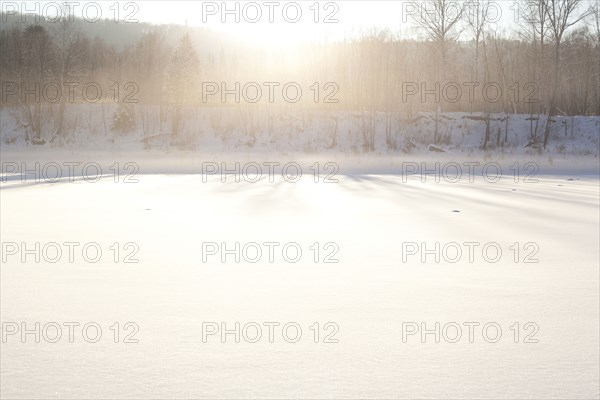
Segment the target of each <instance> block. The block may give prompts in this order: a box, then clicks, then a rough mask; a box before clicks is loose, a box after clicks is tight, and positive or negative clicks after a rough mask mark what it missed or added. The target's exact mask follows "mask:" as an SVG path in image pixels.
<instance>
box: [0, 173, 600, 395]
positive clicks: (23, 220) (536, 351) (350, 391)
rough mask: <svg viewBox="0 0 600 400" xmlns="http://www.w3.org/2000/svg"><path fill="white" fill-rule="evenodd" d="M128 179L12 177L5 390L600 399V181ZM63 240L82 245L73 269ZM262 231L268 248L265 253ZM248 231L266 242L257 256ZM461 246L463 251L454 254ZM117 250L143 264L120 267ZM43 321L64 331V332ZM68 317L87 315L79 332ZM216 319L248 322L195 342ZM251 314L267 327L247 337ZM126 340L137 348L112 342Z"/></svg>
mask: <svg viewBox="0 0 600 400" xmlns="http://www.w3.org/2000/svg"><path fill="white" fill-rule="evenodd" d="M137 178H138V179H139V183H137V184H123V183H122V182H120V183H114V182H112V180H111V179H103V180H101V181H100V182H98V183H94V184H91V183H87V182H85V181H76V182H73V183H69V182H61V183H53V184H49V183H39V184H29V183H19V182H9V183H6V184H3V187H2V191H1V203H2V208H1V220H2V223H1V230H0V232H1V234H2V242H3V246H5V247H4V248H3V256H4V257H5V258H6V259H3V260H2V261H3V262H2V268H1V319H2V322H3V334H4V336H5V337H3V339H5V340H3V343H2V344H1V346H2V347H1V350H2V357H1V369H2V373H1V393H0V395H1V397H2V398H11V399H13V398H40V399H41V398H44V399H50V398H56V399H59V398H60V399H79V398H98V399H100V398H122V399H126V398H139V399H142V398H155V399H158V398H165V399H166V398H191V397H194V398H403V399H404V398H406V399H408V398H470V399H472V398H490V399H492V398H562V399H566V398H569V399H575V398H580V399H584V398H586V399H589V398H598V396H599V378H598V377H599V374H600V371H599V357H600V354H599V300H600V299H599V284H600V282H599V257H600V254H599V245H598V243H599V242H600V237H599V226H600V218H599V207H600V204H599V198H600V196H599V181H598V177H597V175H596V176H583V175H579V176H571V175H557V176H551V175H548V176H538V179H539V182H537V183H523V182H519V183H515V182H514V181H513V180H512V179H510V178H504V179H502V180H501V181H500V182H498V183H495V184H492V183H489V182H486V181H484V180H482V179H476V180H475V181H474V182H473V183H471V182H469V181H461V182H460V183H448V182H440V183H436V182H434V181H432V180H430V181H428V182H427V183H422V182H420V181H419V180H418V179H416V178H411V179H408V181H407V182H403V179H402V177H400V176H396V175H344V176H339V177H338V179H339V183H332V184H323V183H318V184H317V183H314V182H313V181H312V180H311V179H303V180H301V181H300V182H298V183H295V184H291V183H287V182H285V181H282V180H278V181H276V182H274V183H270V182H268V180H263V181H261V182H259V183H256V184H248V183H239V184H236V183H233V182H229V183H226V184H223V183H221V182H220V180H219V179H218V178H216V177H211V178H210V179H209V181H208V182H206V183H203V179H202V176H200V175H186V174H178V175H140V176H138V177H137ZM23 242H24V243H26V246H27V248H28V249H35V243H36V242H39V243H40V250H39V252H36V251H35V250H34V251H33V253H32V254H27V252H25V251H23V247H22V243H23ZM53 242H55V243H58V244H59V248H61V250H62V257H61V259H60V260H59V261H58V262H56V263H52V262H50V261H52V260H54V259H55V257H57V254H58V253H55V251H56V247H52V246H51V245H48V243H53ZM68 242H78V243H80V245H79V246H76V247H73V248H74V252H73V257H74V262H73V263H71V262H69V260H68V252H67V250H66V249H68V248H67V247H66V246H65V245H64V244H63V243H68ZM115 242H117V243H118V245H117V247H118V248H119V252H118V254H117V252H116V250H115V247H113V244H114V243H115ZM222 242H226V245H227V246H229V247H228V248H230V249H233V248H235V247H234V246H235V242H239V243H240V249H243V248H244V246H245V248H246V250H247V251H246V252H245V253H244V252H243V251H242V250H240V253H242V254H241V255H240V258H241V259H240V262H239V263H236V262H235V260H234V257H235V254H233V255H231V254H230V255H226V257H227V258H226V260H225V261H226V262H225V263H223V262H222V260H221V257H220V256H221V252H219V250H220V249H221V248H220V247H221V243H222ZM269 242H278V243H279V244H280V245H279V246H275V245H273V246H274V247H273V249H274V250H273V251H274V253H273V254H274V262H273V263H271V262H269V259H268V252H267V250H268V249H269V248H268V247H266V246H265V245H263V243H269ZM315 242H316V243H318V245H317V247H318V248H319V252H318V254H316V250H315V249H316V247H314V246H313V245H314V243H315ZM473 242H475V243H476V244H472V245H465V244H464V243H473ZM7 243H16V246H17V249H16V250H15V248H14V247H10V246H9V245H8V244H7ZM89 243H94V245H93V246H88V247H87V249H88V250H89V252H88V253H87V257H88V260H87V261H86V260H85V259H84V257H83V255H82V251H81V249H82V247H83V246H84V245H85V244H89ZM127 243H130V244H129V245H127V246H126V244H127ZM203 243H216V244H217V247H218V248H217V249H216V250H215V247H214V245H204V246H203ZM249 243H258V244H259V247H260V248H261V251H262V252H263V253H262V258H261V259H260V260H259V261H258V262H256V263H252V262H250V261H253V260H251V259H253V258H255V256H256V255H257V254H258V253H256V246H255V245H248V244H249ZM289 243H293V245H290V246H288V247H286V248H287V250H289V253H287V258H288V260H286V259H285V258H284V257H283V254H282V248H283V247H284V245H286V244H289ZM423 243H425V246H426V247H427V248H428V249H434V251H433V253H432V254H428V253H426V252H425V254H423V252H422V251H421V250H422V249H423ZM436 243H439V246H440V247H439V248H440V250H439V252H436V251H435V246H436ZM515 243H517V245H515ZM415 244H416V245H415ZM455 244H458V248H459V249H461V251H462V256H461V257H460V258H459V259H458V260H457V261H456V262H453V261H455V260H456V258H457V254H458V253H457V252H456V249H457V246H456V245H455ZM6 246H8V247H6ZM207 246H208V247H207ZM210 246H212V247H210ZM311 246H313V247H312V249H311ZM415 246H416V247H415ZM468 246H473V247H472V248H473V249H474V250H473V258H474V259H473V262H470V261H471V260H469V248H470V247H468ZM90 247H92V248H91V249H90ZM97 247H100V249H101V250H102V256H101V257H100V259H99V261H98V262H95V263H93V262H91V261H90V260H93V259H94V258H95V257H96V256H95V255H94V250H95V249H96V248H97ZM203 247H204V250H207V251H208V253H211V254H204V256H205V258H206V260H205V261H206V262H203ZM290 247H291V249H290ZM296 247H300V248H301V249H302V255H301V257H300V259H299V261H297V262H295V263H292V262H291V261H290V260H292V259H293V258H296V256H295V253H294V250H295V249H296ZM484 247H485V248H486V250H487V253H483V252H482V249H483V248H484ZM44 248H46V253H44V251H43V249H44ZM498 248H500V249H501V251H502V254H501V255H498V256H497V255H496V253H495V251H496V250H497V249H498ZM517 249H518V250H517ZM213 252H216V254H214V255H212V253H213ZM13 253H15V254H13ZM35 253H37V254H35ZM132 253H135V254H132ZM205 253H206V252H205ZM413 253H416V254H413ZM434 253H435V254H434ZM36 255H39V256H40V262H39V263H38V262H36V260H35V256H36ZM128 255H130V256H131V257H130V259H129V261H132V260H138V261H139V262H138V263H126V262H124V259H125V257H126V256H128ZM436 255H437V256H439V257H440V260H439V262H436V260H435V257H436ZM22 256H25V262H23V260H22V259H21V257H22ZM326 256H329V259H328V260H329V261H335V260H338V261H339V262H337V263H326V262H324V260H325V258H326ZM403 256H404V257H403ZM422 256H424V257H426V258H425V262H423V260H422V259H421V257H422ZM115 257H116V261H117V262H115ZM315 257H317V261H318V262H315ZM403 258H404V259H403ZM494 261H495V262H494ZM536 261H537V262H536ZM11 322H14V323H15V324H14V325H11V324H10V323H11ZM23 322H25V323H26V325H25V327H26V328H28V329H31V330H35V328H34V327H35V325H34V324H35V323H36V322H40V324H41V327H42V328H40V330H41V331H42V332H41V334H40V336H41V338H40V343H36V342H35V335H34V334H28V335H26V336H25V340H22V338H21V333H22V332H20V331H19V332H17V333H15V334H14V335H8V334H7V332H8V331H10V329H13V328H14V327H15V326H18V329H21V328H22V325H21V324H22V323H23ZM52 322H54V323H56V324H58V325H60V326H62V336H61V337H60V340H58V341H57V343H50V341H51V340H49V339H52V338H54V337H55V336H56V335H55V333H56V330H55V328H54V326H55V325H47V324H48V323H52ZM68 322H77V323H79V324H80V325H79V326H75V325H73V326H74V328H73V329H74V337H73V343H70V341H69V338H68V330H67V327H66V326H65V325H64V324H65V323H68ZM90 322H94V323H97V324H98V326H100V327H101V329H102V336H101V338H99V339H98V342H97V343H89V342H88V340H86V339H90V337H91V338H94V337H95V335H94V329H95V328H94V327H92V328H90V329H89V330H88V332H87V336H86V337H85V338H84V337H83V333H82V326H83V325H84V324H86V323H90ZM115 322H119V323H120V325H119V328H118V329H116V328H115V326H114V325H113V324H114V323H115ZM127 322H133V323H135V324H136V325H133V324H130V325H127V329H125V324H126V323H127ZM222 322H224V323H226V324H227V325H226V328H227V329H230V330H231V331H232V332H233V331H235V323H236V322H239V323H240V326H241V328H240V342H239V343H236V341H235V339H236V337H235V334H234V333H230V334H227V335H226V336H225V340H224V343H223V340H222V339H221V336H220V333H221V332H220V331H219V332H218V333H216V334H214V335H208V332H209V330H210V329H214V328H215V327H217V329H219V330H220V329H221V323H222ZM270 322H272V323H279V325H275V324H271V325H268V323H270ZM315 322H318V323H319V326H318V329H317V327H316V326H315V325H314V323H315ZM436 322H439V323H440V329H439V331H438V332H439V336H440V337H439V339H440V340H439V343H436V334H435V333H431V334H428V335H426V336H425V338H424V339H425V340H422V337H421V335H420V334H421V332H420V331H419V332H417V333H416V334H414V335H409V334H407V332H409V331H410V330H411V329H413V330H414V329H415V327H416V329H419V330H420V329H421V328H422V326H421V323H426V324H427V325H426V326H425V327H426V328H427V329H430V330H431V331H435V323H436ZM470 322H472V323H473V324H472V325H470V326H472V327H473V330H474V334H473V338H472V339H473V340H472V342H473V343H471V340H469V336H470V335H469V333H470V332H469V325H465V323H466V324H469V323H470ZM211 323H214V324H211ZM251 323H256V325H258V326H259V327H262V328H261V329H262V331H261V332H262V336H261V337H260V339H258V340H257V342H256V343H250V342H251V341H253V339H254V338H255V337H256V334H255V332H256V331H257V330H256V325H254V324H251ZM265 323H267V325H265ZM289 323H292V324H291V325H288V328H289V329H288V330H287V336H285V335H284V334H283V332H282V327H283V326H284V325H285V324H289ZM294 323H295V324H297V325H295V324H294ZM327 323H331V324H329V325H326V324H327ZM452 323H454V324H452ZM475 323H477V324H479V325H475ZM515 323H518V324H519V325H518V328H517V327H516V326H515ZM485 324H491V325H488V328H489V329H488V330H487V336H485V335H484V334H483V332H482V327H483V326H484V325H485ZM457 325H458V326H459V327H462V328H461V333H462V336H461V337H460V338H458V339H456V336H457V334H456V332H457V329H456V326H457ZM44 326H46V327H47V329H45V330H44V329H43V327H44ZM111 326H112V327H113V329H111ZM135 326H138V327H139V331H138V332H134V331H135ZM269 326H272V327H273V328H272V329H273V337H272V339H273V340H272V342H273V343H271V341H270V340H269ZM290 326H291V328H290ZM297 326H299V327H300V328H301V329H302V334H301V335H300V336H299V335H297V334H296V332H295V329H296V327H297ZM490 326H491V328H490ZM244 327H245V329H244ZM311 327H312V329H311ZM496 327H500V328H501V329H502V332H501V334H500V336H499V337H498V335H496V333H495V329H496ZM511 327H512V328H511ZM115 331H119V333H120V335H119V338H118V339H117V341H118V342H119V343H115V342H114V341H115V340H114V339H115V337H114V333H115ZM315 331H318V332H319V337H318V338H316V337H315ZM411 332H412V331H411ZM515 332H518V333H519V334H518V337H516V334H515ZM128 333H133V336H131V337H129V338H128V340H132V339H136V340H138V341H139V342H138V343H124V341H128V340H125V337H126V336H127V334H128ZM403 334H404V335H405V336H404V337H403ZM203 336H204V337H203ZM297 336H299V337H297ZM203 339H205V340H203ZM292 339H297V341H296V342H295V343H290V342H291V341H294V340H292ZM315 339H316V341H317V342H318V343H315ZM403 339H404V340H403ZM492 339H493V340H492ZM496 339H497V341H496V342H495V343H490V342H491V341H495V340H496ZM515 340H516V341H517V342H518V343H515ZM90 341H91V340H90ZM336 341H337V343H335V342H336ZM452 341H456V343H452ZM23 342H24V343H23ZM326 342H333V343H326Z"/></svg>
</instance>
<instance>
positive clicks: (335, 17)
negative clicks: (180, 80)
mask: <svg viewBox="0 0 600 400" xmlns="http://www.w3.org/2000/svg"><path fill="white" fill-rule="evenodd" d="M590 1H593V0H590ZM71 3H72V4H73V5H72V6H71V10H73V11H72V12H73V15H75V16H77V17H82V18H86V19H88V20H90V21H93V20H94V19H95V18H96V17H97V16H101V17H103V18H109V19H112V20H117V21H129V22H132V21H136V20H137V21H141V22H152V23H160V24H164V23H176V24H186V23H187V24H188V25H190V26H205V27H210V28H213V29H218V30H224V31H227V32H230V33H233V34H238V36H239V37H240V38H241V39H242V40H243V39H249V40H253V41H256V40H260V41H264V42H274V43H290V42H294V41H298V40H325V39H327V40H338V39H343V38H344V37H349V36H352V35H355V34H357V33H360V32H368V31H370V30H372V29H373V28H379V29H389V30H391V31H392V32H394V33H401V34H402V35H409V34H411V33H412V32H414V25H413V24H412V23H411V17H410V15H415V14H416V15H419V14H418V13H419V12H426V11H427V10H428V9H430V8H428V6H427V2H426V1H413V0H395V1H372V0H371V1H326V0H323V1H319V2H317V1H316V0H304V1H296V2H293V1H226V2H223V1H192V0H189V1H138V2H131V1H101V2H92V1H78V2H71ZM58 4H60V2H56V1H38V2H32V1H25V2H23V1H14V2H11V1H4V2H2V11H5V12H11V11H13V10H14V9H15V8H16V9H18V10H19V11H21V12H27V11H29V12H31V11H36V12H38V13H41V14H42V15H44V16H47V17H52V16H54V15H56V10H57V9H58ZM492 6H493V10H492V12H491V14H490V20H491V22H492V25H491V27H492V28H498V29H503V30H511V29H515V28H516V27H517V24H516V21H517V18H518V17H517V15H518V7H519V2H518V1H516V0H500V1H495V2H493V4H492ZM429 7H430V6H429ZM228 11H229V13H228ZM236 18H237V19H239V22H237V21H236ZM315 20H316V21H318V22H315ZM223 21H225V22H223ZM253 21H256V22H253ZM325 21H328V22H325Z"/></svg>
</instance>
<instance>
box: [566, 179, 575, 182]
mask: <svg viewBox="0 0 600 400" xmlns="http://www.w3.org/2000/svg"><path fill="white" fill-rule="evenodd" d="M567 180H568V181H571V182H572V181H574V180H575V179H573V178H569V179H567Z"/></svg>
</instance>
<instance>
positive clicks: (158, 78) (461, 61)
mask: <svg viewBox="0 0 600 400" xmlns="http://www.w3.org/2000/svg"><path fill="white" fill-rule="evenodd" d="M428 3H430V8H429V9H430V10H431V11H432V12H430V13H428V14H426V15H420V16H416V17H413V19H414V21H413V24H414V26H416V27H417V31H418V32H420V34H421V37H422V38H421V39H416V38H406V37H401V36H399V35H397V34H395V33H393V32H389V31H378V32H372V33H370V34H363V35H362V36H361V37H353V38H352V39H347V40H345V41H343V42H331V43H327V42H325V41H324V42H323V43H311V44H304V45H301V46H295V47H290V48H265V47H261V45H260V44H259V43H257V44H256V45H255V46H252V45H251V46H249V45H241V44H240V43H237V42H236V41H235V40H232V39H231V37H225V36H223V37H219V36H218V35H215V33H214V32H210V31H208V30H206V29H204V28H185V27H177V28H174V27H173V26H153V25H148V24H140V25H139V26H137V30H135V28H136V26H135V25H133V26H132V25H129V26H126V27H124V25H123V24H120V25H117V24H114V32H113V33H112V36H118V35H119V32H120V31H119V30H123V31H122V32H123V34H125V33H127V34H130V36H131V32H133V31H135V32H136V33H135V35H134V36H135V39H129V41H130V42H131V43H129V44H126V45H119V44H117V43H116V42H115V41H114V40H111V41H107V40H105V38H104V37H103V36H99V35H95V36H92V34H93V33H94V32H97V31H98V29H99V28H98V26H97V25H94V27H93V29H91V28H90V29H89V30H88V29H87V28H86V25H85V24H83V23H82V21H81V20H75V21H72V20H71V21H70V20H68V19H67V18H63V19H60V20H59V21H58V22H52V23H49V22H44V21H43V20H42V21H40V22H39V23H35V24H20V23H15V21H18V18H19V17H20V16H19V15H18V14H17V15H10V16H8V18H12V20H11V21H12V23H7V24H3V28H2V29H1V30H0V55H1V57H0V79H1V81H2V87H1V91H2V106H10V107H16V108H17V109H18V110H19V112H17V113H15V116H16V118H17V119H18V123H19V124H20V125H21V126H22V127H23V128H24V129H25V130H26V132H27V137H28V140H36V139H39V138H41V136H42V130H43V129H42V125H43V124H45V123H49V122H48V121H49V120H52V124H53V125H52V128H51V129H52V136H53V137H54V136H60V135H61V134H62V132H63V131H64V130H65V129H66V128H65V123H66V122H65V110H66V108H67V106H69V105H70V104H74V103H75V104H85V103H108V102H114V103H118V104H119V108H118V110H117V112H115V113H114V115H113V125H114V126H113V128H115V129H122V130H124V131H126V130H128V129H131V127H132V121H131V120H132V119H133V116H132V114H133V112H134V109H135V107H138V106H140V105H152V106H158V108H159V110H160V119H161V121H163V120H164V121H167V120H168V121H169V130H170V133H171V134H172V135H174V136H177V134H178V131H179V130H180V126H181V123H182V120H183V119H184V118H185V113H186V112H190V109H192V110H194V111H193V112H198V107H217V106H224V105H226V106H236V107H238V106H239V107H244V108H247V109H251V110H255V112H263V111H264V110H268V111H267V112H279V113H281V112H287V111H289V110H290V109H292V110H293V109H296V108H302V109H315V110H319V111H334V110H336V111H337V110H344V111H360V112H363V113H364V115H365V130H367V131H369V130H370V129H373V130H374V128H370V124H371V123H372V121H374V119H375V117H374V116H375V114H376V113H381V112H384V113H386V114H387V115H390V116H391V115H394V114H403V115H406V116H407V118H411V116H412V115H413V114H415V113H417V112H420V111H435V112H439V113H443V112H454V111H460V112H473V113H483V115H484V118H486V119H487V120H488V121H489V116H490V114H491V113H498V112H502V113H527V114H535V115H536V116H538V117H539V116H540V115H545V116H546V118H547V120H548V121H551V120H552V116H553V115H559V114H561V115H600V7H598V6H596V7H595V8H586V7H587V5H586V4H587V3H586V2H583V1H582V0H525V1H524V4H525V5H526V7H522V8H521V10H522V13H523V16H522V17H523V18H522V21H523V22H522V23H521V24H520V25H519V26H515V27H514V29H513V30H512V33H511V34H507V33H505V32H506V31H503V32H500V31H497V30H496V31H495V30H493V29H492V27H491V26H490V24H487V20H488V15H487V13H488V12H489V10H488V8H487V7H488V6H489V1H488V0H479V1H477V2H476V3H475V4H476V7H475V8H473V7H471V8H470V9H469V12H466V11H465V12H463V11H462V10H460V11H459V12H456V2H451V1H450V0H428ZM451 7H453V11H454V12H452V13H450V12H449V10H450V8H451ZM3 18H4V16H3ZM104 24H105V25H106V24H110V22H105V23H104ZM103 26H104V25H103ZM103 29H105V30H106V28H103ZM174 37H176V38H177V40H173V38H174ZM125 41H127V40H125ZM45 113H46V114H45ZM49 115H51V117H50V116H49ZM546 125H547V128H546V129H545V130H544V132H543V134H542V133H540V134H539V135H538V133H536V134H535V135H534V137H533V138H532V141H533V142H542V141H543V142H544V145H545V144H547V141H548V136H549V132H550V124H546ZM436 140H437V138H436Z"/></svg>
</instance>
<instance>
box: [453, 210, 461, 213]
mask: <svg viewBox="0 0 600 400" xmlns="http://www.w3.org/2000/svg"><path fill="white" fill-rule="evenodd" d="M452 212H453V213H459V212H460V210H452Z"/></svg>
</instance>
